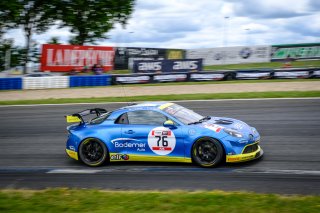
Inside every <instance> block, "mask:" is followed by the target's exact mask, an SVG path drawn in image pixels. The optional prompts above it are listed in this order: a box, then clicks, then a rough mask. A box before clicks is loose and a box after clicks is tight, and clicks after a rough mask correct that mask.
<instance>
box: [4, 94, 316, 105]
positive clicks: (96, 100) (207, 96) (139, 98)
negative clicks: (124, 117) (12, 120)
mask: <svg viewBox="0 0 320 213" xmlns="http://www.w3.org/2000/svg"><path fill="white" fill-rule="evenodd" d="M298 97H320V91H284V92H283V91H279V92H241V93H217V94H213V93H208V94H206V93H203V94H181V95H156V96H131V97H102V98H61V99H42V100H18V101H0V105H19V104H62V103H102V102H134V101H177V100H212V99H237V98H298Z"/></svg>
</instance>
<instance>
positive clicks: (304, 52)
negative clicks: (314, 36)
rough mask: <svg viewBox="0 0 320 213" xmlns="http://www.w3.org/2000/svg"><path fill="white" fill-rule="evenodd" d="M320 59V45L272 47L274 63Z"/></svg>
mask: <svg viewBox="0 0 320 213" xmlns="http://www.w3.org/2000/svg"><path fill="white" fill-rule="evenodd" d="M286 59H293V60H303V59H320V43H315V44H291V45H290V44H288V45H273V46H272V55H271V60H272V61H283V60H286Z"/></svg>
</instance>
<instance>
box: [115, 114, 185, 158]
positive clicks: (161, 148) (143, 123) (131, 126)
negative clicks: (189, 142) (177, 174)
mask: <svg viewBox="0 0 320 213" xmlns="http://www.w3.org/2000/svg"><path fill="white" fill-rule="evenodd" d="M124 117H127V118H126V119H127V124H125V125H122V130H121V133H122V138H126V139H127V140H126V142H125V145H124V148H125V150H126V153H127V154H128V155H129V156H130V155H131V156H134V155H141V156H158V157H160V156H168V157H184V156H185V153H184V138H183V135H182V131H181V129H180V128H179V126H177V127H176V128H174V129H168V128H166V127H164V126H163V123H164V122H165V121H166V120H167V119H168V118H167V117H166V116H165V115H164V114H162V113H160V112H158V111H153V110H135V111H129V112H127V113H126V115H124ZM144 159H145V158H144ZM137 160H139V159H137ZM150 160H152V159H151V158H150Z"/></svg>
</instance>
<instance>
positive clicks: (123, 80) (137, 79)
mask: <svg viewBox="0 0 320 213" xmlns="http://www.w3.org/2000/svg"><path fill="white" fill-rule="evenodd" d="M151 82H152V74H144V75H112V84H115V85H116V84H146V83H151Z"/></svg>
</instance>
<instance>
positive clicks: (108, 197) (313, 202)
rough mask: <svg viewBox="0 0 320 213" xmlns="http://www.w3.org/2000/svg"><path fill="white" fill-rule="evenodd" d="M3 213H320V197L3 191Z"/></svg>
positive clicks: (0, 194)
mask: <svg viewBox="0 0 320 213" xmlns="http://www.w3.org/2000/svg"><path fill="white" fill-rule="evenodd" d="M0 211H1V212H6V213H10V212H26V213H28V212H30V213H35V212H41V213H43V212H46V213H50V212H64V213H67V212H77V213H78V212H90V213H93V212H116V213H121V212H125V213H128V212H134V213H139V212H153V213H157V212H177V213H181V212H197V213H200V212H205V213H207V212H227V213H231V212H248V213H250V212H290V213H298V212H308V213H313V212H315V213H318V212H320V196H280V195H274V194H257V193H245V192H221V191H198V192H187V191H175V192H174V191H165V192H156V191H149V192H148V191H144V192H143V191H142V192H141V191H135V192H134V191H129V192H116V191H99V190H88V189H79V190H76V189H49V190H42V191H28V190H20V191H5V190H2V191H0Z"/></svg>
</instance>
